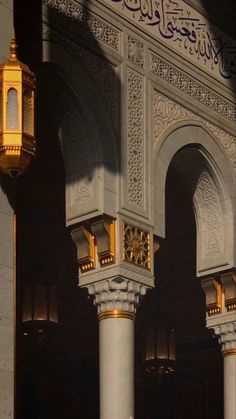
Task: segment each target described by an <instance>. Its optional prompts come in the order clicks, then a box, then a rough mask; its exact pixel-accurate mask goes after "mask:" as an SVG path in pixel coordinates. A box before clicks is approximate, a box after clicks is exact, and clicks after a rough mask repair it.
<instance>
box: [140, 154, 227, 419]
mask: <svg viewBox="0 0 236 419" xmlns="http://www.w3.org/2000/svg"><path fill="white" fill-rule="evenodd" d="M180 153H181V152H180ZM177 155H178V153H177ZM177 155H176V156H177ZM176 156H175V157H174V158H173V160H172V162H171V164H170V167H169V169H168V174H167V180H166V238H165V240H163V241H162V242H161V246H160V249H159V251H158V252H157V254H156V257H155V278H156V283H155V285H156V286H155V289H153V290H152V291H149V292H148V293H147V295H146V296H145V298H144V300H143V302H142V304H141V306H140V308H139V310H138V312H137V321H136V380H135V382H136V393H137V396H136V415H135V417H136V419H157V418H158V419H189V418H191V419H198V418H206V419H212V418H215V419H221V418H222V415H223V412H222V408H223V403H222V383H223V377H222V359H221V353H220V348H219V346H218V343H217V340H216V339H214V338H212V333H211V332H210V331H209V330H207V329H206V327H205V297H204V292H203V290H202V288H201V283H200V281H199V279H198V278H196V226H195V216H194V211H193V204H192V196H191V193H189V189H187V188H186V176H183V173H182V172H183V167H182V166H183V160H181V161H177V160H176ZM180 169H181V170H180ZM184 175H186V172H185V173H184ZM160 316H162V318H163V319H164V320H165V323H166V324H168V325H169V326H170V327H171V328H174V329H175V342H176V365H175V371H174V374H172V375H166V376H164V377H163V379H162V380H159V379H158V377H157V376H152V375H148V374H147V373H146V372H145V371H144V365H143V344H144V334H143V332H144V331H145V330H146V329H147V328H150V326H152V327H153V326H155V319H156V318H158V317H160Z"/></svg>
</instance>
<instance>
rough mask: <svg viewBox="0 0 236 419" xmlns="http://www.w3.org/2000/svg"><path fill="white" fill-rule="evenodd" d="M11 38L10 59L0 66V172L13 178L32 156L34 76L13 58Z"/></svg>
mask: <svg viewBox="0 0 236 419" xmlns="http://www.w3.org/2000/svg"><path fill="white" fill-rule="evenodd" d="M16 50H17V45H16V41H15V38H14V37H13V39H12V42H11V47H10V59H9V60H8V61H6V62H4V63H3V64H1V65H0V170H1V171H2V172H4V173H7V174H8V175H10V176H11V177H17V176H18V175H20V174H22V173H24V172H25V171H26V169H27V168H28V166H29V164H30V162H31V160H32V158H33V157H34V156H35V138H34V95H35V76H34V74H33V73H32V72H31V71H30V70H29V68H28V67H27V65H25V64H23V63H21V62H20V61H19V60H18V58H17V54H16Z"/></svg>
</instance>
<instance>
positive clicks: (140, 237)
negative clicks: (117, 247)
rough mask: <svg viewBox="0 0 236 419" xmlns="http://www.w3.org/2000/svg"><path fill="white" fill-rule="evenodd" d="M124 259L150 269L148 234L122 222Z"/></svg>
mask: <svg viewBox="0 0 236 419" xmlns="http://www.w3.org/2000/svg"><path fill="white" fill-rule="evenodd" d="M123 246H124V248H123V252H124V260H125V261H127V262H130V263H134V264H135V265H139V266H142V267H143V268H147V269H150V263H151V259H150V234H149V233H148V232H147V231H143V230H140V229H139V228H138V227H135V226H131V225H128V224H125V223H124V224H123Z"/></svg>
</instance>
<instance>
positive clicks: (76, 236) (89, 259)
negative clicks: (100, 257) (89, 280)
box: [71, 226, 95, 273]
mask: <svg viewBox="0 0 236 419" xmlns="http://www.w3.org/2000/svg"><path fill="white" fill-rule="evenodd" d="M71 235H72V239H73V240H74V242H75V243H76V246H77V260H78V263H79V267H80V269H81V272H82V273H83V272H86V271H90V270H91V269H94V268H95V246H94V236H93V235H92V234H91V233H90V231H89V230H88V229H87V228H86V227H85V226H79V227H78V228H77V229H75V230H73V231H72V232H71Z"/></svg>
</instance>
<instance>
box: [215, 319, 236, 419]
mask: <svg viewBox="0 0 236 419" xmlns="http://www.w3.org/2000/svg"><path fill="white" fill-rule="evenodd" d="M214 330H215V334H216V335H217V336H218V339H219V343H220V344H221V350H222V355H223V358H224V419H235V418H236V320H235V321H230V322H228V323H225V324H221V325H218V326H215V327H214Z"/></svg>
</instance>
